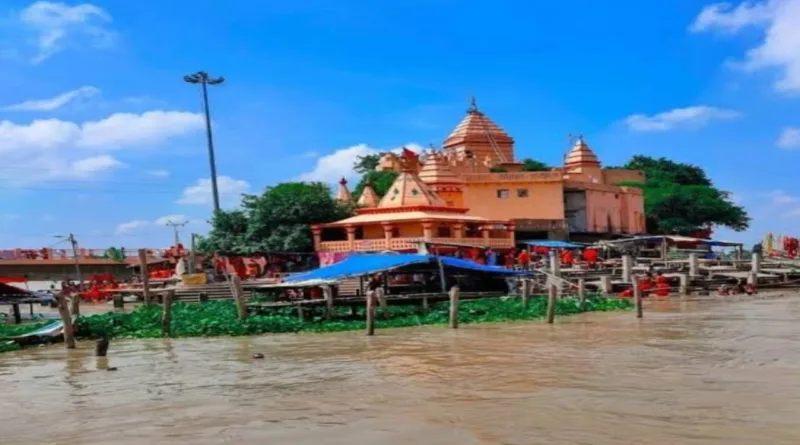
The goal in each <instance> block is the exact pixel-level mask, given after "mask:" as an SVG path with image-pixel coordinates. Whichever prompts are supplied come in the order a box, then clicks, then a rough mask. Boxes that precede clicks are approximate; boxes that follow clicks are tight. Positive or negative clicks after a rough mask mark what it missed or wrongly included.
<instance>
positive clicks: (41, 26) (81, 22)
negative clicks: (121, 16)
mask: <svg viewBox="0 0 800 445" xmlns="http://www.w3.org/2000/svg"><path fill="white" fill-rule="evenodd" d="M19 20H20V22H21V23H22V24H23V25H24V26H25V28H27V29H28V30H29V31H31V32H33V33H34V35H35V36H36V50H37V53H36V55H35V56H34V57H33V58H32V59H31V62H32V63H40V62H43V61H44V60H46V59H48V58H50V57H52V56H53V55H54V54H56V53H58V52H59V51H61V50H63V49H64V48H65V47H66V46H68V45H71V44H73V45H77V44H81V43H88V44H90V45H91V46H94V47H103V46H108V45H110V43H111V42H112V41H113V38H114V33H113V32H111V31H110V30H108V29H107V28H105V25H106V24H108V23H110V22H111V20H112V19H111V16H110V15H109V14H108V13H107V12H106V11H105V10H104V9H103V8H101V7H99V6H95V5H92V4H89V3H82V4H79V5H75V6H69V5H67V4H65V3H56V2H47V1H37V2H35V3H33V4H32V5H30V6H28V7H27V8H25V9H24V10H22V12H21V13H20V15H19Z"/></svg>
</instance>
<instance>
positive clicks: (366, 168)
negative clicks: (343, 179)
mask: <svg viewBox="0 0 800 445" xmlns="http://www.w3.org/2000/svg"><path fill="white" fill-rule="evenodd" d="M384 154H385V153H375V154H371V155H363V156H358V157H356V162H355V163H354V164H353V170H355V172H356V173H358V174H359V175H364V174H366V173H369V172H371V171H375V169H376V168H378V163H379V162H380V161H381V157H382V156H383V155H384Z"/></svg>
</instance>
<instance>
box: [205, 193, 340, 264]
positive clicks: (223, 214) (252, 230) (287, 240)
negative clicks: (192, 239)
mask: <svg viewBox="0 0 800 445" xmlns="http://www.w3.org/2000/svg"><path fill="white" fill-rule="evenodd" d="M352 213H353V209H352V208H351V207H349V206H345V205H342V204H340V203H339V202H337V201H336V200H335V199H334V198H333V196H332V194H331V190H330V188H329V187H328V186H327V185H325V184H322V183H319V182H310V183H307V182H287V183H282V184H278V185H276V186H274V187H267V189H266V190H265V191H264V193H262V194H260V195H244V196H243V198H242V209H241V210H234V211H219V212H216V214H215V215H214V217H213V218H212V220H211V231H210V232H209V233H208V235H207V236H206V237H204V238H202V239H201V240H200V243H199V244H198V249H199V250H201V251H203V252H209V253H210V252H223V253H235V254H242V255H246V254H252V253H258V252H310V251H312V250H313V248H314V242H313V238H312V236H311V230H310V226H311V225H312V224H321V223H327V222H332V221H337V220H340V219H343V218H346V217H348V216H350V215H352Z"/></svg>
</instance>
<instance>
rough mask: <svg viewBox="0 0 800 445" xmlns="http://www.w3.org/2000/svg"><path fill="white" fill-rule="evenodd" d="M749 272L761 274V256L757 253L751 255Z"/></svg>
mask: <svg viewBox="0 0 800 445" xmlns="http://www.w3.org/2000/svg"><path fill="white" fill-rule="evenodd" d="M750 264H751V267H750V272H755V273H761V255H760V254H758V253H753V257H752V258H751V260H750Z"/></svg>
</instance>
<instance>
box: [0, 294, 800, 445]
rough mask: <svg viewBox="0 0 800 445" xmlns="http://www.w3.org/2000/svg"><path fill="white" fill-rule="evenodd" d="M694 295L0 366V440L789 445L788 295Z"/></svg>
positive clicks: (56, 349)
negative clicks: (546, 316)
mask: <svg viewBox="0 0 800 445" xmlns="http://www.w3.org/2000/svg"><path fill="white" fill-rule="evenodd" d="M707 298H710V299H711V300H713V301H705V302H688V303H687V302H669V303H667V302H653V303H652V304H650V305H649V306H648V307H647V310H646V313H645V318H644V320H642V321H639V320H636V318H635V317H634V314H633V313H631V312H617V313H594V314H584V315H580V316H574V317H565V318H562V319H560V320H559V322H558V323H557V324H556V325H554V326H547V325H544V324H540V323H519V324H492V325H481V326H477V325H471V326H470V325H468V326H463V327H462V328H461V329H459V330H457V331H452V330H447V329H444V328H429V327H426V328H416V329H396V330H379V331H378V335H376V336H375V337H372V338H367V337H365V336H364V335H363V334H362V333H361V332H358V333H344V334H324V335H281V336H263V337H250V338H213V339H186V340H127V341H115V342H112V345H111V349H110V352H109V357H108V358H107V359H98V358H96V357H94V356H93V349H92V348H93V345H92V344H90V343H82V344H79V349H77V350H73V351H66V350H65V349H64V348H63V347H62V346H61V345H57V346H51V347H46V348H38V349H30V350H24V351H19V352H15V353H10V354H3V355H2V356H0V407H1V408H2V410H0V424H2V427H0V443H2V444H34V443H35V444H51V443H52V444H80V445H90V444H115V445H119V444H137V445H138V444H154V445H155V444H159V445H162V444H163V445H169V444H224V443H231V444H234V443H235V444H266V443H275V444H294V445H304V444H314V445H321V444H346V445H359V444H371V445H372V444H381V445H408V444H426V445H427V444H446V445H453V444H458V445H467V444H550V445H555V444H570V445H575V444H587V445H588V444H591V445H606V444H626V445H628V444H633V443H638V444H648V445H660V444H664V445H680V444H687V445H689V444H726V445H735V444H742V445H752V444H756V443H761V444H771V445H778V444H792V445H796V444H798V443H800V298H798V297H785V298H775V299H763V300H741V301H725V302H721V301H720V300H718V299H714V297H707ZM254 353H263V354H264V356H265V358H264V359H261V360H258V359H254V358H252V356H253V354H254ZM108 366H113V367H117V368H118V370H117V371H116V372H112V371H107V370H105V368H106V367H108Z"/></svg>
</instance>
